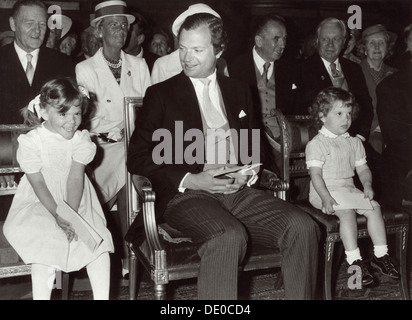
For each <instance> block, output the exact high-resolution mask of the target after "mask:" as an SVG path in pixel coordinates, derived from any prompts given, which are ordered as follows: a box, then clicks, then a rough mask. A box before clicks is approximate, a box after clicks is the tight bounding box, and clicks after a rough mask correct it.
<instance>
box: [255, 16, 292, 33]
mask: <svg viewBox="0 0 412 320" xmlns="http://www.w3.org/2000/svg"><path fill="white" fill-rule="evenodd" d="M269 22H276V23H278V24H280V25H282V26H284V27H285V28H286V20H285V19H284V18H283V17H281V16H278V15H277V14H273V13H269V14H267V15H264V16H263V17H259V18H257V22H256V24H255V26H254V28H253V35H255V36H261V35H262V33H263V32H264V30H265V29H266V26H267V24H268V23H269Z"/></svg>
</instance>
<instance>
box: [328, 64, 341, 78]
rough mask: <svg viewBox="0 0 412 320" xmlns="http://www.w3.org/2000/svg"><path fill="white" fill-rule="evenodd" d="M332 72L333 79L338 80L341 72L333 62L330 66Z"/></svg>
mask: <svg viewBox="0 0 412 320" xmlns="http://www.w3.org/2000/svg"><path fill="white" fill-rule="evenodd" d="M330 70H331V71H332V77H334V78H338V77H339V76H340V72H339V71H338V69H336V63H335V62H332V63H331V64H330Z"/></svg>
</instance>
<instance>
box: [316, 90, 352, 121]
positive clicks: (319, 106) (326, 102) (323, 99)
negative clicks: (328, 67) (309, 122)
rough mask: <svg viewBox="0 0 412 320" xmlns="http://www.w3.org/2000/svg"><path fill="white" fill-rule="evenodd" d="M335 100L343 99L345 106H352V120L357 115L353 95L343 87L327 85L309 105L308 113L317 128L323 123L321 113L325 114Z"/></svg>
mask: <svg viewBox="0 0 412 320" xmlns="http://www.w3.org/2000/svg"><path fill="white" fill-rule="evenodd" d="M337 100H340V101H343V102H344V103H345V105H346V106H347V107H352V120H354V119H356V118H357V117H358V115H359V105H358V103H357V102H356V99H355V96H354V95H353V94H352V93H351V92H349V91H346V90H344V89H341V88H336V87H328V88H325V89H323V90H321V91H319V93H318V94H317V95H316V97H315V98H314V99H313V102H312V105H311V106H310V107H309V114H310V115H311V116H312V118H313V120H314V121H315V122H316V124H317V126H318V127H319V128H321V127H322V125H323V122H322V120H321V119H320V116H321V114H322V115H323V116H326V115H327V114H328V113H329V111H330V110H331V109H332V107H333V103H334V102H335V101H337Z"/></svg>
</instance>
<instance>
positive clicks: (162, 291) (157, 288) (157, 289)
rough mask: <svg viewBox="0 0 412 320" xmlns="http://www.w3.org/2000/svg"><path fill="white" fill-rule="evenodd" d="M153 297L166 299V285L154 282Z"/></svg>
mask: <svg viewBox="0 0 412 320" xmlns="http://www.w3.org/2000/svg"><path fill="white" fill-rule="evenodd" d="M154 298H155V300H165V299H166V285H165V284H155V285H154Z"/></svg>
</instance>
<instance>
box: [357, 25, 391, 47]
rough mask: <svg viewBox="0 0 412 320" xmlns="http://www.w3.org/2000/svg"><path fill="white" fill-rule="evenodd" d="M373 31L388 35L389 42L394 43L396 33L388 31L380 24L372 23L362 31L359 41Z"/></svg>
mask: <svg viewBox="0 0 412 320" xmlns="http://www.w3.org/2000/svg"><path fill="white" fill-rule="evenodd" d="M375 33H385V34H387V35H388V37H389V43H394V42H395V41H396V39H397V38H398V36H397V34H396V33H394V32H391V31H388V30H387V29H386V27H385V26H384V25H382V24H374V25H373V26H370V27H367V28H366V29H365V30H363V31H362V39H361V42H363V41H364V40H365V38H366V37H369V36H371V35H373V34H375Z"/></svg>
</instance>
